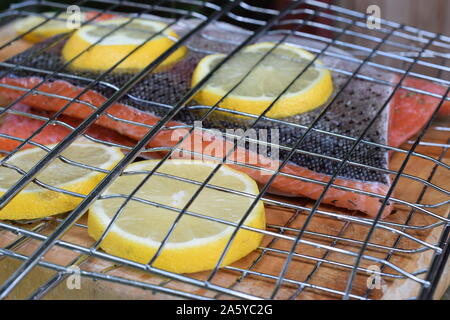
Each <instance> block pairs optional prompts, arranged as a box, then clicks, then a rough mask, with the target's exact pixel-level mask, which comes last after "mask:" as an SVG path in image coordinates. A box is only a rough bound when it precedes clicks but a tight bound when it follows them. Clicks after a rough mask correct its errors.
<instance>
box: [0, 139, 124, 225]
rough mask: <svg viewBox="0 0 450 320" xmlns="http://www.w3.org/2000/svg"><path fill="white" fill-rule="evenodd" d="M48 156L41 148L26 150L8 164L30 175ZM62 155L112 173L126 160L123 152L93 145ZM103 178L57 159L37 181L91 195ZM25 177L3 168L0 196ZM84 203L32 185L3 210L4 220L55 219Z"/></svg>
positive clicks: (76, 147) (73, 147) (75, 145)
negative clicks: (37, 164)
mask: <svg viewBox="0 0 450 320" xmlns="http://www.w3.org/2000/svg"><path fill="white" fill-rule="evenodd" d="M53 146H54V145H50V146H48V147H49V148H52V147H53ZM46 154H47V152H46V151H44V150H42V149H41V148H31V149H26V150H24V151H19V152H17V153H16V154H14V155H13V156H12V157H11V158H9V159H8V160H7V161H6V164H10V165H14V166H15V167H18V168H20V169H22V170H24V171H28V170H30V169H31V168H32V167H33V166H34V165H35V164H36V163H37V162H38V161H39V160H41V159H42V158H43V157H45V155H46ZM61 155H62V156H64V157H65V158H67V159H69V160H72V161H75V162H78V163H81V164H84V165H89V166H92V167H96V168H99V169H111V168H112V167H113V166H114V165H115V164H116V163H117V162H118V161H119V160H120V159H121V158H122V157H123V154H122V152H121V151H120V149H119V148H112V147H106V146H103V145H101V144H97V143H95V144H94V143H90V142H86V143H73V144H71V145H70V146H69V147H68V148H66V149H65V150H64V151H63V152H62V154H61ZM103 176H104V173H101V172H98V171H93V170H91V169H88V168H82V167H79V166H76V165H75V164H69V163H67V162H63V161H62V160H60V159H56V160H54V161H52V162H51V163H50V164H49V165H48V166H47V167H46V168H45V169H44V170H42V171H41V172H40V173H39V174H38V175H37V177H36V178H37V179H38V180H39V181H41V182H43V183H46V184H48V185H50V186H52V187H56V188H60V189H63V190H67V191H72V192H77V193H80V194H88V193H89V192H90V191H91V190H92V189H93V188H94V187H95V186H96V185H97V183H98V182H99V181H100V180H101V179H102V178H103ZM21 177H22V175H21V174H20V173H18V172H17V171H16V170H14V169H13V168H8V167H4V166H2V167H0V196H2V195H3V194H4V193H5V192H6V191H7V190H8V189H9V188H10V187H12V186H13V185H14V184H15V183H16V182H17V181H18V180H19V179H20V178H21ZM81 200H82V199H81V198H79V197H75V196H71V195H68V194H64V193H61V192H57V191H51V190H49V189H46V188H44V187H41V186H39V185H37V184H35V183H33V182H32V183H30V184H29V185H27V186H26V187H25V188H24V189H23V190H22V191H21V192H20V193H19V194H18V195H17V196H15V197H14V198H13V199H12V200H11V201H10V202H9V203H8V204H7V205H6V206H5V207H4V208H3V209H1V210H0V219H10V220H19V219H37V218H42V217H46V216H51V215H54V214H58V213H63V212H67V211H70V210H72V209H74V208H75V207H76V206H77V205H78V204H79V203H80V202H81Z"/></svg>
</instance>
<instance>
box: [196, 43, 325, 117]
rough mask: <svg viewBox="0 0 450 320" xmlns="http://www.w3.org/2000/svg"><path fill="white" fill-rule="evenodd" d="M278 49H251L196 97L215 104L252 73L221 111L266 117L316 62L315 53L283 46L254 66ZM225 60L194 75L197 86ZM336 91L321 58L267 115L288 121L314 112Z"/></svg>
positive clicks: (214, 58) (213, 60)
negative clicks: (263, 114) (266, 110)
mask: <svg viewBox="0 0 450 320" xmlns="http://www.w3.org/2000/svg"><path fill="white" fill-rule="evenodd" d="M274 46H275V43H271V42H261V43H256V44H253V45H250V46H247V47H245V48H244V49H243V50H242V51H241V52H239V53H238V54H236V55H235V56H234V57H232V58H231V59H230V60H228V61H227V62H226V63H225V64H224V65H223V66H222V67H220V69H218V70H217V71H216V72H215V74H214V75H213V76H212V77H211V78H210V79H209V80H208V81H207V83H206V84H205V85H204V86H203V87H202V88H201V90H199V92H198V93H197V94H196V96H195V100H197V102H199V103H201V104H204V105H208V106H213V105H215V104H216V103H218V102H219V100H220V99H222V97H224V96H225V94H226V93H228V92H229V91H230V90H231V89H232V88H233V87H234V86H235V85H236V84H238V83H239V81H241V80H242V79H243V78H244V76H245V75H246V74H247V73H248V72H249V71H251V72H250V74H249V75H248V76H247V77H246V78H245V79H244V80H243V82H242V83H240V84H239V86H238V87H236V88H235V89H234V90H233V91H232V92H231V94H229V95H228V96H227V97H226V98H225V99H224V101H223V102H221V103H220V107H222V108H226V109H231V110H236V111H241V112H246V113H250V114H255V115H260V114H261V113H262V112H263V111H264V110H265V109H267V108H268V107H269V106H270V104H271V103H272V102H273V101H274V100H275V98H276V97H278V96H279V95H280V94H281V93H282V92H283V90H284V89H285V88H286V87H288V86H289V85H290V83H291V82H292V81H293V80H294V79H296V77H297V76H298V74H299V73H300V72H301V71H302V70H304V69H305V67H306V66H307V64H308V63H310V62H311V60H312V59H314V55H313V54H311V53H310V52H308V51H305V50H302V49H300V48H298V47H295V46H293V45H289V44H280V45H279V46H277V47H276V48H275V49H274V50H273V51H271V53H269V55H268V56H266V57H265V58H264V59H263V60H262V61H261V62H260V63H258V65H257V66H256V67H253V66H254V65H255V63H256V62H257V61H259V59H261V58H262V57H263V56H264V55H265V54H266V53H267V52H268V51H269V50H271V49H272V48H273V47H274ZM224 57H225V55H223V54H213V55H209V56H206V57H205V58H203V59H202V60H201V61H200V63H199V64H198V65H197V67H196V69H195V71H194V73H193V76H192V86H195V85H196V84H197V83H198V82H199V81H200V80H201V79H203V78H204V77H205V76H206V75H207V74H208V73H209V72H210V70H211V69H212V68H213V67H215V66H216V65H217V64H218V63H219V62H220V61H222V60H223V58H224ZM332 92H333V84H332V79H331V73H330V71H329V70H327V69H326V68H325V67H323V64H322V62H321V61H319V60H316V61H315V64H314V65H313V66H310V67H309V68H308V69H306V71H305V72H304V73H303V75H302V76H301V77H300V78H299V79H297V80H296V81H295V82H294V83H293V84H292V85H291V86H290V87H289V90H288V91H287V92H286V93H285V94H283V96H282V97H281V98H280V99H279V100H278V101H277V102H276V103H275V104H274V105H273V106H272V108H271V109H270V111H269V112H268V113H267V114H266V115H267V116H269V117H272V118H283V117H288V116H292V115H295V114H299V113H303V112H306V111H310V110H312V109H315V108H317V107H319V106H321V105H323V104H324V103H325V102H326V101H327V100H328V98H329V97H330V95H331V93H332ZM227 114H228V115H230V114H229V113H227Z"/></svg>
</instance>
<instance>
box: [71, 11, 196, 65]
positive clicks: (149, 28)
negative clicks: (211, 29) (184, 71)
mask: <svg viewBox="0 0 450 320" xmlns="http://www.w3.org/2000/svg"><path fill="white" fill-rule="evenodd" d="M128 21H130V19H126V18H123V19H110V20H107V21H102V22H98V23H95V24H91V25H87V26H84V27H81V28H80V29H79V30H78V31H76V32H75V33H74V34H73V35H72V36H71V37H70V39H69V40H68V41H67V42H66V44H65V45H64V48H63V50H62V56H63V58H64V59H65V60H66V61H69V60H71V59H73V58H74V57H75V56H77V55H78V54H80V53H81V52H83V51H85V50H87V51H85V52H84V53H83V54H82V55H81V56H79V57H77V58H76V59H75V60H74V61H72V62H71V63H70V68H75V69H81V70H90V71H105V70H107V69H109V68H111V67H113V66H114V65H115V64H116V63H117V62H119V61H120V60H121V59H123V58H124V57H126V56H127V55H128V54H130V53H131V52H132V51H133V50H134V49H136V48H137V47H139V46H140V47H139V49H137V50H136V51H135V52H133V53H132V54H131V55H130V56H128V57H127V58H126V59H125V60H124V61H123V62H121V63H120V64H119V65H118V66H116V67H115V69H114V71H130V72H133V71H137V70H140V69H143V68H144V67H146V66H147V65H148V64H150V63H151V62H153V61H154V60H155V59H156V58H158V57H159V56H160V55H161V54H162V53H164V52H165V51H166V50H167V49H169V48H170V47H171V46H172V45H173V44H174V43H175V41H176V39H177V38H178V36H177V34H176V33H175V32H173V31H172V30H171V29H169V28H167V25H166V24H165V23H162V22H158V21H152V20H145V19H134V20H132V22H130V23H128V24H127V25H124V26H121V25H123V24H125V23H127V22H128ZM115 28H118V29H117V30H116V31H113V30H114V29H115ZM112 31H113V32H112ZM111 32H112V33H111ZM159 32H161V33H160V34H158V33H159ZM109 33H110V34H109ZM107 34H109V35H108V36H106V37H105V38H104V39H103V40H101V41H100V42H99V43H98V44H96V45H94V46H92V45H93V44H94V43H96V42H97V41H99V40H100V39H101V38H102V37H103V36H105V35H107ZM152 35H155V37H154V38H152V40H150V41H146V40H147V39H149V38H150V37H151V36H152ZM186 52H187V49H186V47H181V48H179V49H178V50H176V51H175V52H174V53H172V54H171V55H170V56H169V57H168V58H167V59H165V60H164V61H163V62H162V63H161V64H160V65H159V66H158V67H159V68H163V67H165V66H167V65H171V64H173V63H175V62H177V61H178V60H180V59H182V58H183V57H184V56H185V54H186Z"/></svg>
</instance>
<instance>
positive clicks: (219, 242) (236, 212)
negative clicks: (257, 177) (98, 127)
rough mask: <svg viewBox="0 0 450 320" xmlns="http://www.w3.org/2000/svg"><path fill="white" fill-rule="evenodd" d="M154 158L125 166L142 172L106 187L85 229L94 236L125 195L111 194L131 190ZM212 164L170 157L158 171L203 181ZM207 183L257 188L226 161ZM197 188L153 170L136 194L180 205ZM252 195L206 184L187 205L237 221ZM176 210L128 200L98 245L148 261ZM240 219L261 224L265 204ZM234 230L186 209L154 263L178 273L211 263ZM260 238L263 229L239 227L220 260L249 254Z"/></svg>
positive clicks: (254, 191) (253, 191) (237, 188)
mask: <svg viewBox="0 0 450 320" xmlns="http://www.w3.org/2000/svg"><path fill="white" fill-rule="evenodd" d="M158 161H159V160H148V161H141V162H136V163H134V164H132V165H130V166H128V168H127V169H126V170H125V172H132V171H135V172H139V171H141V173H139V174H133V175H123V176H121V177H119V178H118V179H117V180H116V181H115V182H114V183H113V184H112V185H111V187H110V188H109V189H108V190H107V191H106V194H108V195H110V198H107V199H101V200H97V201H96V202H95V203H94V204H93V206H92V207H91V209H90V211H89V219H88V232H89V234H90V235H91V236H92V237H93V238H94V239H97V240H98V239H99V238H100V236H101V234H102V233H103V231H105V229H106V227H107V225H108V223H109V222H110V221H111V218H112V217H113V216H114V214H115V213H116V212H117V210H118V208H119V207H120V206H121V204H123V203H124V201H125V198H123V197H119V198H117V197H116V198H111V195H114V194H116V195H117V194H123V195H129V194H130V192H131V190H133V189H134V188H135V187H136V186H137V185H138V184H139V183H140V182H141V181H142V180H143V179H144V177H145V176H146V174H144V173H142V171H143V170H151V169H152V168H154V167H155V165H156V164H157V163H158ZM215 166H216V164H215V163H212V162H203V161H200V160H197V161H195V160H169V161H166V162H165V163H164V164H163V165H162V166H161V167H160V168H159V169H158V171H157V172H160V173H166V174H170V175H172V176H176V177H181V178H185V179H190V180H195V181H198V182H203V181H205V178H206V177H207V176H208V175H209V174H210V173H211V172H212V170H213V169H214V167H215ZM210 184H211V185H214V186H219V187H224V188H228V189H231V190H235V191H240V192H245V193H247V194H250V195H255V194H257V193H258V187H257V185H256V183H255V181H253V180H252V179H251V178H250V177H248V176H247V175H246V174H244V173H241V172H238V171H236V170H234V169H231V168H229V167H227V166H222V167H221V168H220V169H219V170H218V172H217V173H216V174H215V175H214V176H213V178H212V180H211V181H210ZM198 188H199V185H196V184H192V183H189V182H186V181H180V180H176V179H174V178H170V177H167V176H158V175H153V176H151V177H150V178H149V179H148V181H147V182H146V183H145V184H144V185H143V186H142V188H141V189H140V190H139V191H138V192H137V194H136V195H135V199H136V198H140V199H143V200H147V201H152V202H154V203H158V204H161V205H165V206H170V207H172V208H177V209H181V208H183V207H184V206H185V205H186V204H187V202H188V201H189V199H191V197H192V196H193V195H194V193H195V192H196V190H198ZM252 200H253V199H252V198H251V197H249V196H245V195H242V194H241V195H239V194H232V193H230V192H226V191H220V190H214V189H212V188H207V187H206V188H204V189H203V190H202V191H201V192H200V194H199V195H198V197H197V198H196V199H195V200H194V202H193V203H192V204H191V205H190V206H189V208H188V211H190V212H193V213H196V214H202V215H204V216H208V217H211V218H216V219H221V220H225V221H229V222H234V223H237V222H239V221H240V220H241V218H242V217H243V215H244V213H245V212H246V210H247V209H249V208H250V204H251V203H252ZM177 215H178V212H176V211H172V210H170V209H167V207H166V208H163V207H157V206H155V205H151V204H149V203H143V202H139V201H137V200H131V201H129V202H128V204H127V205H126V206H125V209H124V210H123V211H122V213H121V215H120V216H119V218H118V219H117V220H116V221H115V223H114V225H113V226H112V228H111V229H110V231H109V232H108V234H107V235H106V237H105V238H104V240H103V241H102V243H101V244H100V246H101V248H102V249H103V250H105V251H106V252H108V253H111V254H114V255H116V256H119V257H123V258H127V259H130V260H134V261H137V262H140V263H148V262H149V261H150V259H151V258H152V257H153V256H154V254H155V252H156V250H157V249H158V247H159V245H160V244H161V241H162V240H163V239H164V237H165V235H166V234H167V232H168V230H169V228H170V226H171V225H172V223H173V222H174V220H175V218H176V217H177ZM244 224H245V225H247V226H251V227H254V228H258V229H262V230H263V229H264V227H265V215H264V205H263V204H262V202H261V201H260V202H258V203H257V205H256V206H255V208H254V209H253V210H252V211H251V213H250V215H249V216H248V217H247V219H246V220H245V223H244ZM233 230H234V227H233V226H229V225H226V224H223V223H220V222H217V221H211V220H207V219H205V218H199V217H194V216H190V215H187V214H184V215H183V217H182V218H181V219H180V220H179V222H178V224H177V225H176V226H175V228H174V230H173V233H172V234H171V235H170V237H169V238H168V242H167V243H166V244H165V245H164V247H163V250H162V251H161V253H160V255H159V256H158V258H157V259H156V260H155V262H154V266H155V267H157V268H161V269H164V270H168V271H172V272H176V273H190V272H197V271H202V270H209V269H212V268H214V267H215V265H216V263H217V262H218V260H219V257H220V255H221V253H222V251H223V249H224V248H225V245H226V243H227V241H228V240H229V239H230V236H231V234H232V232H233ZM261 239H262V234H261V233H259V232H256V231H251V230H243V229H241V230H239V231H238V233H237V235H236V237H235V238H234V240H233V242H232V244H231V247H230V248H229V250H228V252H227V255H226V256H225V259H224V261H223V265H228V264H230V263H232V262H234V261H236V260H238V259H240V258H242V257H244V256H246V255H247V254H249V253H250V252H251V251H253V250H254V249H256V248H257V247H258V245H259V244H260V242H261Z"/></svg>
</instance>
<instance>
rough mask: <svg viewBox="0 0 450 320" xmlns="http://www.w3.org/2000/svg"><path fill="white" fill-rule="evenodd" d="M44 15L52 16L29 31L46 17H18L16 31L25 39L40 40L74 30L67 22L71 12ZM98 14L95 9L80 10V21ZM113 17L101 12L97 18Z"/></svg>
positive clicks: (46, 15) (46, 13)
mask: <svg viewBox="0 0 450 320" xmlns="http://www.w3.org/2000/svg"><path fill="white" fill-rule="evenodd" d="M42 15H44V16H45V17H48V18H50V20H49V21H47V22H45V23H44V24H43V25H41V26H40V27H38V28H36V29H35V30H33V31H31V32H28V31H29V30H30V29H32V28H34V27H35V26H37V25H39V24H41V23H42V22H44V21H45V20H46V18H45V17H41V16H28V17H26V18H22V19H18V20H17V21H16V22H15V24H14V28H15V32H16V33H17V34H19V35H21V34H24V36H23V39H25V40H28V41H31V42H40V41H42V40H45V39H47V38H51V37H53V36H56V35H58V34H61V33H66V32H69V31H72V28H71V27H70V25H69V24H68V23H67V19H69V18H70V15H69V14H67V13H61V14H58V15H57V16H56V17H54V16H55V12H43V13H42ZM97 15H98V13H97V12H93V11H89V12H80V22H84V21H86V20H89V19H91V18H93V17H94V16H97ZM112 17H113V15H111V14H101V15H99V16H98V17H97V18H96V19H95V20H97V21H99V20H105V19H110V18H112Z"/></svg>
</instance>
